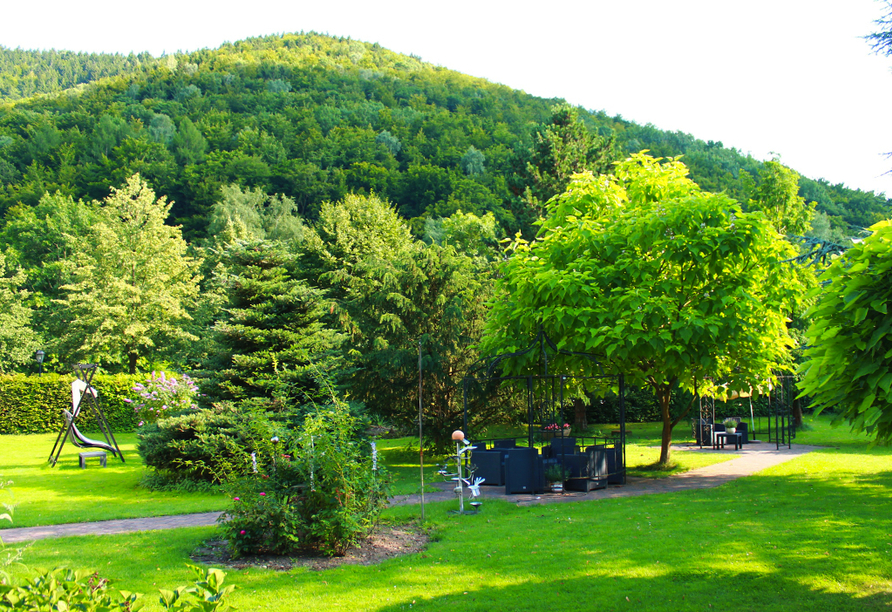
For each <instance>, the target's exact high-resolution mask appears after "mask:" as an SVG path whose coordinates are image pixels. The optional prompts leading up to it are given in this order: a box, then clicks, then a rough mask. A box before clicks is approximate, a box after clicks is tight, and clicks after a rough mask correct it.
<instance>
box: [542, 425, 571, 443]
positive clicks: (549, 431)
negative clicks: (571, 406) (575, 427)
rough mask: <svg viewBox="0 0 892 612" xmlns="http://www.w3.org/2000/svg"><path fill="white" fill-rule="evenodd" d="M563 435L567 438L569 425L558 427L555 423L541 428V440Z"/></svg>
mask: <svg viewBox="0 0 892 612" xmlns="http://www.w3.org/2000/svg"><path fill="white" fill-rule="evenodd" d="M559 435H563V436H564V437H567V436H569V435H570V424H569V423H564V425H563V426H561V425H558V424H557V423H549V424H548V425H546V426H545V427H543V428H542V439H543V440H551V439H552V438H553V437H555V436H559Z"/></svg>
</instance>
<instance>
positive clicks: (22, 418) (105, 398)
mask: <svg viewBox="0 0 892 612" xmlns="http://www.w3.org/2000/svg"><path fill="white" fill-rule="evenodd" d="M74 379H75V376H74V374H67V375H60V374H44V375H42V376H34V375H25V374H10V375H0V434H31V433H53V432H57V431H59V430H60V429H61V428H62V424H63V423H64V421H63V420H62V410H63V409H65V408H69V409H70V406H71V383H72V382H73V381H74ZM145 379H146V375H145V374H138V375H133V376H131V375H127V374H114V375H110V374H109V375H105V374H98V373H97V374H96V376H95V378H94V379H93V386H94V387H96V390H97V391H98V392H99V405H100V406H101V407H102V412H103V413H104V414H105V418H106V419H108V423H109V425H110V426H111V429H112V431H113V432H132V431H135V430H136V424H137V422H138V421H137V416H136V413H135V412H134V410H133V405H132V404H128V403H127V402H125V401H124V398H133V397H134V395H135V392H134V391H133V390H132V387H133V385H135V384H136V383H140V382H145ZM77 426H78V429H80V430H81V431H84V432H91V433H95V432H98V431H99V426H98V424H97V423H96V419H95V417H93V414H92V411H90V412H86V413H84V414H83V416H82V417H79V418H78V422H77Z"/></svg>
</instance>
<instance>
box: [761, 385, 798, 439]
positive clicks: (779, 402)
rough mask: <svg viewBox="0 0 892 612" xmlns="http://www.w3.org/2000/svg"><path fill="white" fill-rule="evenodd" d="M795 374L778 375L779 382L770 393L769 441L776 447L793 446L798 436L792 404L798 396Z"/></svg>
mask: <svg viewBox="0 0 892 612" xmlns="http://www.w3.org/2000/svg"><path fill="white" fill-rule="evenodd" d="M794 378H795V377H794V376H789V375H786V376H778V377H777V384H776V385H775V386H774V388H773V389H771V391H770V392H769V393H768V441H769V442H771V441H774V443H775V444H776V447H777V448H778V449H780V447H781V446H786V447H787V448H791V447H792V445H793V439H794V438H795V437H796V426H795V424H794V423H793V417H792V406H793V400H794V399H795V397H796V389H795V381H794Z"/></svg>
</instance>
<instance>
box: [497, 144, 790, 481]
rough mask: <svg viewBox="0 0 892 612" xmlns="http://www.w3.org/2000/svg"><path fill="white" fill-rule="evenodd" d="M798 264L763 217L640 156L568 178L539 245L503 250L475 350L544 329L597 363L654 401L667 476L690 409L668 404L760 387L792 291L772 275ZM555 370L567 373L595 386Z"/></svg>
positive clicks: (513, 346) (785, 345)
mask: <svg viewBox="0 0 892 612" xmlns="http://www.w3.org/2000/svg"><path fill="white" fill-rule="evenodd" d="M794 255H795V251H794V249H793V247H792V246H791V245H789V244H788V243H786V242H784V241H783V240H782V239H781V237H780V236H779V235H778V233H777V231H776V230H775V229H774V228H773V227H772V226H771V224H770V222H769V221H768V220H767V219H766V218H765V216H764V215H763V214H762V213H761V212H754V213H745V212H743V211H742V210H741V207H740V206H739V204H738V203H737V202H735V201H734V200H732V199H730V198H728V197H727V196H725V195H723V194H713V193H707V192H704V191H701V189H700V188H699V187H698V186H697V185H696V184H695V183H694V182H693V181H691V180H690V179H688V178H687V168H686V167H685V166H684V164H682V163H681V162H679V161H678V160H677V159H672V160H668V161H665V162H663V163H661V160H659V159H654V158H652V157H650V156H648V155H646V154H643V153H642V154H637V155H634V156H632V157H631V158H630V159H627V160H626V161H624V162H622V163H619V164H617V166H616V169H615V172H614V173H613V174H611V175H602V176H598V177H596V176H593V175H592V174H590V173H583V174H580V175H576V177H575V178H574V179H573V181H572V182H571V184H570V186H569V188H568V189H567V190H566V191H565V192H564V193H563V194H561V195H559V196H556V197H555V198H553V199H552V200H550V201H549V203H548V216H547V218H546V219H545V220H544V221H543V222H542V224H541V227H540V230H539V233H538V236H537V238H536V240H535V241H533V242H531V243H528V242H525V241H523V240H520V239H519V240H518V241H517V242H516V243H515V244H514V245H513V253H512V255H511V257H510V258H509V259H508V261H507V262H505V264H504V265H503V267H502V274H503V275H502V277H501V279H500V280H499V281H498V287H497V293H496V299H495V300H494V301H493V304H492V314H491V317H490V318H489V320H488V323H487V328H486V337H485V338H484V341H483V349H484V351H485V352H489V353H495V352H503V351H506V350H517V349H519V348H521V347H523V346H526V344H527V343H528V342H529V341H530V338H531V337H532V336H533V335H534V334H535V332H536V330H537V329H539V328H540V326H541V329H543V330H544V331H545V332H546V333H547V334H548V335H549V336H550V337H551V338H552V339H553V340H555V341H556V342H558V345H559V347H560V348H563V349H567V350H569V351H574V352H586V353H595V354H600V355H602V356H603V357H604V359H605V360H606V361H608V362H609V363H610V364H611V365H612V366H613V368H614V369H615V371H617V372H622V373H624V374H625V375H626V378H627V380H628V381H629V382H630V383H632V384H639V385H641V384H646V385H649V386H650V387H651V388H652V389H653V391H654V393H655V395H656V398H657V400H658V402H659V406H660V411H661V414H662V421H663V431H662V449H661V453H660V463H662V464H665V463H668V461H669V458H670V445H671V440H672V429H673V427H674V426H675V425H677V424H678V423H679V422H680V421H681V420H682V419H684V418H685V417H686V416H687V413H688V412H689V411H690V407H691V406H690V405H689V406H688V408H687V411H682V413H681V414H678V413H676V414H671V412H670V400H671V398H672V394H673V393H674V392H676V391H677V390H678V389H684V390H687V391H689V392H691V393H693V394H694V397H697V395H698V394H704V393H712V394H716V393H721V387H718V386H717V385H720V384H727V385H728V386H729V388H733V389H740V388H747V387H748V386H750V385H752V386H763V385H766V384H767V383H769V382H770V380H771V378H772V376H773V375H774V374H773V373H774V372H775V370H777V369H778V368H779V367H781V366H782V365H783V364H785V363H786V362H787V361H788V349H789V347H790V346H791V344H792V342H793V341H792V339H791V338H790V335H789V334H788V332H787V313H788V312H790V310H791V309H792V307H793V306H794V302H795V300H796V299H797V296H798V295H799V294H800V293H801V287H800V286H799V281H797V280H796V277H795V275H794V274H793V273H792V267H791V266H789V265H788V264H782V262H783V260H785V259H788V258H791V257H793V256H794ZM561 359H563V360H564V363H562V364H560V365H561V366H563V367H564V369H565V370H566V371H569V372H572V373H573V374H576V375H592V374H597V373H598V372H595V371H593V370H592V368H593V367H595V366H593V365H592V364H591V362H589V361H587V360H582V359H575V358H573V357H569V356H564V357H562V358H561ZM518 367H522V366H518Z"/></svg>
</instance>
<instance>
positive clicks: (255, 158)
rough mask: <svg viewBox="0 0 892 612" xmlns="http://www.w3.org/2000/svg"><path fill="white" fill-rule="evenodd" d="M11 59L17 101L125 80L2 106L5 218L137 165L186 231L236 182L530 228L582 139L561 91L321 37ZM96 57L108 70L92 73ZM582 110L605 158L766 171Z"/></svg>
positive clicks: (853, 201)
mask: <svg viewBox="0 0 892 612" xmlns="http://www.w3.org/2000/svg"><path fill="white" fill-rule="evenodd" d="M3 51H4V53H3V54H2V57H3V58H4V62H6V63H5V64H4V65H3V66H2V71H0V83H12V82H16V83H19V84H18V85H17V87H18V94H16V95H12V94H4V95H6V97H7V98H10V97H16V96H18V95H26V94H25V93H23V92H25V91H26V90H27V91H30V89H29V88H30V87H31V85H28V86H27V87H24V88H23V86H22V85H21V83H23V82H24V81H28V82H30V83H32V84H33V85H34V89H33V91H34V92H40V91H50V92H53V91H55V90H56V87H57V84H58V87H68V86H69V84H71V83H74V82H78V79H81V78H84V77H83V75H88V76H90V77H91V78H95V77H96V76H106V75H110V74H111V73H112V72H113V71H114V70H113V69H114V67H116V66H117V67H118V68H119V69H120V74H119V75H117V76H109V78H103V79H102V80H101V81H100V82H98V83H94V84H93V85H90V86H89V87H78V88H75V89H69V90H67V91H64V92H61V93H56V94H54V95H50V96H39V97H34V98H30V99H27V100H18V101H15V102H7V103H6V104H5V105H3V106H0V213H5V211H7V210H8V209H9V208H10V207H12V206H15V205H16V204H17V203H22V204H24V205H33V204H35V203H36V202H37V201H38V200H39V199H40V198H41V196H42V195H43V194H44V193H45V192H47V191H50V192H55V191H61V192H62V193H64V194H69V195H72V196H74V197H76V198H93V199H101V198H103V197H105V196H106V195H108V190H109V187H110V186H115V185H121V184H123V183H124V181H125V179H126V178H127V177H128V176H130V175H132V174H134V173H136V172H139V173H141V175H142V176H143V177H144V178H146V179H147V180H148V181H149V183H150V184H151V185H152V187H153V188H154V189H155V191H156V192H157V193H159V194H163V195H166V196H167V197H168V198H169V199H172V200H174V201H175V203H176V204H175V207H174V209H173V215H174V216H175V218H176V221H177V222H178V223H182V224H184V226H185V229H186V232H187V235H188V236H190V237H200V236H201V235H203V233H204V232H205V229H206V226H207V219H208V214H209V211H210V208H211V206H212V205H213V204H214V202H216V201H217V200H219V199H220V197H221V188H222V187H223V186H224V185H227V184H238V185H241V186H242V187H243V188H258V189H260V190H263V191H264V192H266V193H269V194H272V193H279V194H283V195H286V196H289V197H290V198H293V199H294V201H295V202H296V204H297V209H298V211H299V212H300V213H301V214H302V215H304V216H306V217H308V218H313V217H314V216H315V214H316V212H317V211H318V208H319V206H320V205H321V203H322V202H324V201H326V200H330V201H334V200H340V199H342V198H343V197H344V196H345V195H346V194H347V193H349V192H359V193H368V192H371V191H374V192H376V193H377V194H379V195H381V196H383V197H386V198H387V199H389V200H390V201H392V202H393V203H394V204H395V205H396V206H397V208H398V210H399V211H400V213H401V214H402V215H404V216H405V217H406V218H409V219H414V220H415V222H414V223H413V226H414V227H416V228H420V227H421V225H422V224H423V220H424V218H428V217H442V216H448V215H450V214H452V213H453V212H455V211H456V210H459V209H461V210H463V211H465V212H473V213H476V214H483V213H486V212H489V211H491V212H493V214H494V215H495V216H496V218H497V219H498V220H499V222H500V223H501V224H502V226H503V227H504V228H505V229H506V230H508V231H514V230H516V229H518V227H520V226H521V225H522V220H521V219H520V217H519V215H520V214H522V213H523V206H519V207H518V201H519V200H522V199H523V197H524V194H523V189H524V180H525V179H526V180H528V179H529V178H530V177H529V173H526V174H527V176H524V175H525V172H526V171H525V168H526V167H527V166H528V162H529V161H530V160H531V159H532V157H531V155H532V156H533V157H535V154H534V152H535V150H536V147H537V146H539V148H540V149H541V148H542V147H543V146H544V145H543V142H545V140H543V137H542V135H543V134H546V133H547V132H548V130H549V129H551V128H549V123H551V127H552V128H554V132H555V133H560V134H565V133H570V132H572V131H573V127H572V126H568V125H558V123H560V122H559V120H558V119H559V116H560V117H563V115H560V114H557V115H555V114H553V111H552V107H553V106H554V105H555V104H556V103H557V102H559V101H558V100H545V99H541V98H536V97H534V96H530V95H527V94H525V93H523V92H520V91H517V90H512V89H510V88H508V87H505V86H501V85H496V84H493V83H489V82H487V81H485V80H482V79H478V78H473V77H470V76H467V75H463V74H460V73H458V72H454V71H451V70H448V69H446V68H443V67H439V66H433V65H430V64H427V63H424V62H422V61H420V60H419V59H418V58H416V57H412V56H405V55H400V54H397V53H393V52H391V51H388V50H386V49H384V48H382V47H380V46H379V45H377V44H369V43H363V42H359V41H355V40H350V39H344V38H333V37H329V36H322V35H316V34H287V35H284V36H270V37H264V38H255V39H249V40H245V41H241V42H237V43H232V44H228V43H227V44H224V45H223V46H221V47H220V48H219V49H215V50H202V51H198V52H194V53H190V54H184V55H176V56H166V57H163V58H160V59H157V60H156V59H152V58H151V57H150V56H147V55H140V56H128V57H126V58H124V57H123V56H101V58H99V57H98V56H93V55H85V54H71V55H66V54H65V53H64V52H58V53H57V52H35V53H33V54H32V55H31V56H29V54H31V53H32V52H24V51H9V50H3ZM54 54H55V55H54ZM13 57H19V58H20V59H12V60H10V59H9V58H13ZM29 57H30V58H31V59H28V58H29ZM56 57H59V58H61V57H65V58H67V60H68V61H69V64H70V65H71V69H70V70H68V69H66V71H67V72H66V74H68V73H70V74H71V75H79V76H71V77H70V78H69V77H66V78H65V79H61V77H60V80H58V81H52V79H49V78H48V77H46V78H44V79H43V80H41V78H42V77H41V76H40V75H41V74H44V73H42V72H40V71H39V70H36V69H35V70H32V71H29V72H28V73H27V74H28V75H32V73H33V76H27V78H26V77H25V71H26V68H24V66H27V65H39V64H41V63H43V64H46V65H50V64H53V62H55V60H54V59H53V58H56ZM40 58H43V59H40ZM97 58H98V59H97ZM103 58H105V59H103ZM108 58H117V59H108ZM99 59H103V61H105V60H106V59H107V60H108V63H103V61H99ZM10 61H12V65H9V62H10ZM29 62H30V64H29ZM79 62H80V64H82V65H81V67H80V68H77V67H76V66H77V65H79ZM94 63H95V64H96V65H98V66H108V68H107V69H102V70H99V69H94V68H90V66H91V65H93V64H94ZM103 70H104V71H103ZM60 73H61V71H60ZM16 79H17V80H16ZM29 79H30V81H29ZM10 91H11V89H10ZM577 116H578V120H577V119H576V117H577ZM565 118H566V117H565ZM571 119H572V120H574V121H576V122H578V123H581V124H584V125H585V128H586V130H583V131H587V132H588V135H587V136H586V137H585V138H587V140H586V139H585V138H582V139H580V140H579V142H584V143H586V146H587V147H589V149H591V151H594V149H595V148H598V150H599V151H600V152H601V153H602V155H601V162H602V163H607V162H608V161H609V160H610V159H612V158H615V157H616V156H618V155H622V154H625V153H629V152H635V151H638V150H640V149H650V150H651V151H652V152H653V153H654V154H656V155H662V156H674V155H681V154H683V155H684V161H685V163H686V164H687V165H688V166H689V168H690V169H691V173H692V175H693V178H694V180H695V181H697V182H698V183H699V184H701V185H702V186H703V187H704V188H705V189H709V190H713V191H721V190H726V191H728V192H729V194H731V195H732V196H733V197H736V198H738V199H740V200H742V201H745V200H746V198H747V196H748V194H750V193H751V192H752V190H753V188H754V185H755V184H756V183H757V182H758V180H759V171H760V167H761V164H760V163H759V162H757V161H756V160H754V159H752V158H750V157H746V156H743V155H742V154H741V153H740V152H738V151H736V150H732V149H727V148H725V147H723V146H722V145H721V143H713V142H709V143H705V142H703V141H699V140H696V139H695V138H693V137H691V136H689V135H686V134H681V133H667V132H663V131H660V130H658V129H656V128H654V127H652V126H639V125H636V124H634V123H631V122H628V121H624V120H622V119H621V118H612V117H608V116H607V115H606V114H604V113H591V112H588V111H585V110H582V109H577V111H576V114H575V115H573V116H572V117H571ZM555 122H558V123H555ZM537 143H538V144H537ZM546 144H547V143H546ZM591 151H589V152H591ZM531 152H533V153H531ZM584 153H585V152H584ZM547 154H548V155H550V153H547ZM585 154H586V155H587V154H588V153H585ZM546 156H547V155H546ZM610 156H612V158H611V157H610ZM552 161H553V160H552ZM800 184H801V186H802V195H803V196H805V197H806V198H807V199H809V200H814V201H817V202H818V209H819V210H821V211H823V212H825V213H827V214H828V215H830V218H829V220H830V222H831V223H832V224H833V225H837V226H841V227H842V226H846V225H847V224H854V225H858V226H865V225H869V224H870V223H872V222H873V221H874V220H875V219H876V218H878V217H881V216H888V215H889V212H890V204H892V202H890V201H888V200H886V199H885V198H884V197H881V196H877V195H874V194H872V193H864V192H860V191H854V190H849V189H846V188H845V187H843V186H842V185H830V184H827V183H826V182H818V181H812V180H807V179H803V180H802V181H801V183H800ZM546 195H547V194H546ZM534 200H535V198H534Z"/></svg>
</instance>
